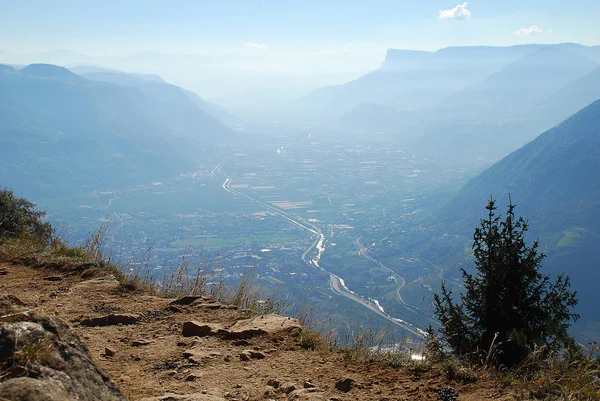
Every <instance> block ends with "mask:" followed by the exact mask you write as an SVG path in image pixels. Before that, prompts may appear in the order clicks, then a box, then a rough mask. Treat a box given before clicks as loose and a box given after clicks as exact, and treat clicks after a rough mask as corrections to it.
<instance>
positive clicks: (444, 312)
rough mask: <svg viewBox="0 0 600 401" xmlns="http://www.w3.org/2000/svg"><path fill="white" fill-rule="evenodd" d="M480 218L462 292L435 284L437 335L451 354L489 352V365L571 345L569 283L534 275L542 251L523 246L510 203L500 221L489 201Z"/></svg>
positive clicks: (520, 223)
mask: <svg viewBox="0 0 600 401" xmlns="http://www.w3.org/2000/svg"><path fill="white" fill-rule="evenodd" d="M486 209H487V212H488V213H487V218H485V219H482V220H481V222H480V226H479V227H477V228H476V229H475V232H474V235H473V254H474V257H475V267H476V274H475V275H473V274H470V273H468V272H467V271H466V270H465V269H462V270H461V272H462V276H463V278H464V285H465V291H464V293H463V294H461V296H460V299H459V301H458V302H456V301H455V300H454V299H453V297H452V292H451V291H448V289H447V288H446V285H445V283H442V288H441V293H440V294H435V295H434V311H435V314H436V316H437V318H438V319H439V321H440V322H441V329H440V331H441V334H442V337H443V338H444V339H445V341H446V342H447V343H448V345H449V346H450V347H451V348H452V350H453V351H454V353H455V354H457V355H461V356H469V355H470V356H472V357H477V358H478V357H480V356H481V354H482V351H485V352H488V351H489V350H490V349H494V351H495V352H494V358H495V362H496V363H500V364H503V365H506V366H510V365H515V364H517V363H519V362H520V361H522V360H523V358H525V357H526V356H527V355H528V354H529V353H530V352H531V351H533V350H534V349H535V348H536V347H541V346H546V347H550V348H560V347H564V346H567V345H570V343H571V339H570V337H569V336H568V334H567V329H568V327H569V326H570V323H571V321H576V320H577V319H578V318H579V316H578V315H577V314H575V313H573V312H572V309H573V307H575V305H576V304H577V297H576V293H575V292H573V291H570V281H569V278H568V277H567V276H565V275H559V276H558V277H557V278H556V280H555V281H551V279H550V276H548V275H544V274H542V273H541V272H540V269H541V266H542V265H541V263H542V260H543V259H544V257H545V255H544V254H543V253H539V252H538V246H539V244H538V241H537V240H536V241H534V242H533V245H531V246H528V245H527V244H526V241H525V233H526V232H527V229H528V224H527V222H526V221H525V220H524V219H523V218H522V217H518V218H517V217H516V216H515V205H513V204H512V201H510V202H509V205H508V210H507V212H506V217H505V218H504V220H502V219H501V217H500V216H498V215H496V202H495V201H494V199H493V198H490V201H489V202H488V204H487V206H486Z"/></svg>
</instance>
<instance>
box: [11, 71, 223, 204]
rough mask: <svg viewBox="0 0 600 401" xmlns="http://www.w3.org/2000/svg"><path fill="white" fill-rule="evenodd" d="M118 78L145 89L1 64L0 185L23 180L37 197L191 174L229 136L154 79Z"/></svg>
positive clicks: (187, 100) (189, 101)
mask: <svg viewBox="0 0 600 401" xmlns="http://www.w3.org/2000/svg"><path fill="white" fill-rule="evenodd" d="M120 78H122V79H123V80H124V81H126V80H128V79H129V80H132V81H136V82H137V81H141V82H143V83H144V84H143V85H141V86H142V87H143V88H150V89H147V90H141V89H140V88H138V87H136V86H129V85H124V84H119V85H118V84H115V83H109V82H100V81H96V80H90V79H87V78H85V77H83V76H80V75H77V74H74V73H73V72H71V71H69V70H68V69H66V68H63V67H59V66H55V65H48V64H31V65H29V66H27V67H24V68H22V69H20V70H17V69H15V68H13V67H10V66H6V65H2V66H0V116H2V118H0V144H1V146H0V149H1V150H0V152H1V153H2V159H1V160H2V161H1V162H0V180H1V181H2V182H3V184H4V185H8V186H11V185H14V184H17V183H20V184H21V185H20V187H23V185H22V184H23V183H26V185H27V192H28V193H30V194H33V195H35V194H37V193H38V192H40V191H41V192H44V193H45V194H52V193H63V192H64V191H66V190H69V191H75V190H77V189H78V188H81V187H82V186H83V187H85V186H86V185H89V184H90V183H93V184H94V185H98V184H100V185H115V184H123V183H136V182H140V181H143V180H147V179H150V178H152V179H157V178H160V177H166V176H172V175H176V174H180V173H181V172H184V171H189V170H191V169H194V168H195V166H196V165H197V163H198V162H199V161H200V160H201V154H202V150H203V149H208V148H211V147H212V146H213V145H214V144H216V143H218V142H220V141H223V140H225V139H226V138H228V137H231V136H232V135H233V133H232V131H231V130H230V129H229V128H227V127H225V126H224V125H223V124H221V123H220V122H219V121H218V120H217V119H216V118H215V117H213V116H211V115H210V114H209V113H207V112H206V111H204V110H203V109H202V108H201V107H200V106H199V102H198V101H197V100H196V99H194V97H193V96H191V95H190V94H189V93H188V92H185V91H183V90H182V89H180V88H177V87H174V86H171V85H169V84H167V83H163V82H160V81H157V80H156V79H144V78H140V77H135V76H130V77H127V76H126V74H123V75H120ZM154 88H156V89H155V90H154V91H153V89H154ZM165 88H167V89H168V90H165ZM169 91H171V93H173V96H171V97H168V96H166V95H165V94H167V93H169ZM50 183H52V184H50Z"/></svg>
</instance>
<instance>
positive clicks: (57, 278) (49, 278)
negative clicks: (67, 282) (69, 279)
mask: <svg viewBox="0 0 600 401" xmlns="http://www.w3.org/2000/svg"><path fill="white" fill-rule="evenodd" d="M44 280H45V281H62V280H63V278H62V277H61V276H48V277H44Z"/></svg>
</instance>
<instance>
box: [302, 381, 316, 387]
mask: <svg viewBox="0 0 600 401" xmlns="http://www.w3.org/2000/svg"><path fill="white" fill-rule="evenodd" d="M315 387H317V385H316V384H314V383H311V382H309V381H305V382H304V388H315Z"/></svg>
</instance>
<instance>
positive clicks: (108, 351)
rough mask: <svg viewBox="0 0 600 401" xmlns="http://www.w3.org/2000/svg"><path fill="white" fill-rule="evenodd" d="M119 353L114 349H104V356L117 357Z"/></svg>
mask: <svg viewBox="0 0 600 401" xmlns="http://www.w3.org/2000/svg"><path fill="white" fill-rule="evenodd" d="M116 353H117V351H115V350H114V349H112V348H110V347H104V356H108V357H111V356H115V354H116Z"/></svg>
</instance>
